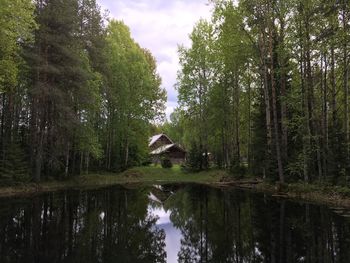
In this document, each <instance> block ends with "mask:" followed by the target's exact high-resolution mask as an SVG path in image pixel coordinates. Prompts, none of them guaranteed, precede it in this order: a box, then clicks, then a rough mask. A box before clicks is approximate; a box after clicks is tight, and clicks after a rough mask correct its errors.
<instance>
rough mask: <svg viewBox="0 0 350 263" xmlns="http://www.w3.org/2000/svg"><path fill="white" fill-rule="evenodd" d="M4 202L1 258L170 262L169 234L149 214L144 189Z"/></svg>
mask: <svg viewBox="0 0 350 263" xmlns="http://www.w3.org/2000/svg"><path fill="white" fill-rule="evenodd" d="M3 201H5V200H3ZM3 204H4V205H2V206H1V211H0V237H1V240H0V242H1V243H0V257H1V260H0V261H1V262H11V263H12V262H36V263H37V262H146V263H148V262H149V263H153V262H166V253H165V250H164V247H165V241H164V240H165V234H164V231H163V230H160V229H158V228H157V227H156V221H157V218H155V217H154V216H151V215H148V214H147V206H148V199H147V192H146V191H143V190H142V189H141V190H133V191H128V190H125V189H119V188H118V189H109V190H100V191H92V192H84V193H77V192H70V193H59V194H49V195H46V196H44V197H36V198H34V199H32V200H31V201H30V202H25V201H23V200H20V201H15V202H12V201H10V200H6V202H3ZM5 204H6V205H5Z"/></svg>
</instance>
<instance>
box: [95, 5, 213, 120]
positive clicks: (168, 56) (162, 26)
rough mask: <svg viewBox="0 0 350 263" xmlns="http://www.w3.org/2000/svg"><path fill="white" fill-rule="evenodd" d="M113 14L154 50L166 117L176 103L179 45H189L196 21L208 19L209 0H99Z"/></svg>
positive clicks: (145, 45)
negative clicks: (164, 100)
mask: <svg viewBox="0 0 350 263" xmlns="http://www.w3.org/2000/svg"><path fill="white" fill-rule="evenodd" d="M98 2H99V4H100V5H101V6H102V9H108V10H109V13H110V17H112V18H115V19H118V20H123V21H124V23H125V24H127V25H128V26H129V27H130V29H131V34H132V37H133V38H134V39H135V40H136V42H138V43H139V44H140V45H141V46H142V47H145V48H148V49H149V50H151V52H152V53H153V55H154V56H155V57H156V59H157V63H158V72H159V74H160V75H161V77H162V80H163V87H164V88H166V90H167V92H168V102H167V116H169V115H170V113H171V112H172V111H173V109H174V108H175V107H176V106H177V92H176V90H175V89H174V84H175V83H176V73H177V71H178V69H179V64H178V55H177V46H178V44H184V45H186V46H189V44H190V41H189V39H188V35H189V33H191V31H192V29H193V26H194V24H195V23H196V22H197V21H198V20H199V19H200V18H205V19H209V17H210V10H211V7H210V6H209V5H208V0H98Z"/></svg>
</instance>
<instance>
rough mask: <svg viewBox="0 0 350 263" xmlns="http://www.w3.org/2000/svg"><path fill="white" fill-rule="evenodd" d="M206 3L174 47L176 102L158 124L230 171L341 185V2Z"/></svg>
mask: <svg viewBox="0 0 350 263" xmlns="http://www.w3.org/2000/svg"><path fill="white" fill-rule="evenodd" d="M212 5H213V15H212V19H211V21H204V20H201V21H199V22H198V23H197V24H196V26H195V27H194V29H193V32H192V34H191V35H190V39H191V41H192V45H191V46H190V47H180V49H179V54H180V64H181V70H180V71H179V74H178V84H177V88H178V91H179V100H180V107H179V109H178V110H177V111H176V112H175V113H174V116H173V117H172V119H173V120H175V122H172V123H170V124H167V125H166V130H169V132H170V133H173V134H175V136H179V137H180V141H181V142H182V143H183V144H185V145H186V146H187V147H190V148H194V147H195V148H196V149H198V150H197V152H198V153H199V156H200V159H201V158H202V159H203V158H204V159H205V158H206V156H208V153H210V154H212V155H213V157H214V158H213V159H214V160H215V163H216V164H217V165H218V166H220V167H224V168H227V169H231V170H232V171H233V172H237V171H242V170H244V169H245V168H246V167H248V169H249V172H250V174H254V175H260V176H262V177H264V178H270V179H273V180H279V181H280V182H282V183H283V182H285V181H290V180H294V181H296V180H303V181H305V182H310V181H315V180H321V181H328V182H332V183H342V184H345V183H346V182H347V178H348V177H347V176H348V174H349V140H350V138H349V137H350V132H349V125H350V124H349V60H350V57H349V39H350V4H349V2H348V1H345V0H344V1H336V0H332V1H323V0H307V1H304V0H302V1H301V0H280V1H273V0H253V1H252V0H249V1H248V0H240V1H239V2H238V3H236V1H229V0H222V1H212ZM181 131H183V133H182V135H179V132H180V133H181ZM200 163H205V161H201V162H200ZM200 166H201V164H200ZM204 168H205V167H204Z"/></svg>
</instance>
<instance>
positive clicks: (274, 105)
mask: <svg viewBox="0 0 350 263" xmlns="http://www.w3.org/2000/svg"><path fill="white" fill-rule="evenodd" d="M269 31H270V32H269V35H270V39H269V52H270V69H271V71H270V75H271V95H272V111H273V126H274V133H275V146H276V159H277V166H278V176H279V181H280V183H281V184H283V183H284V171H283V163H282V156H281V148H280V133H279V127H278V113H277V92H276V83H275V70H274V52H273V32H272V28H271V26H270V28H269Z"/></svg>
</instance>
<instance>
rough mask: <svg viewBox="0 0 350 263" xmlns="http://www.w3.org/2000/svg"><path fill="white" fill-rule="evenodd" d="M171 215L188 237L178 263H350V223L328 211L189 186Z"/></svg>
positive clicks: (172, 204)
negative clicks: (349, 262)
mask: <svg viewBox="0 0 350 263" xmlns="http://www.w3.org/2000/svg"><path fill="white" fill-rule="evenodd" d="M165 207H166V209H168V210H170V211H171V219H172V221H173V223H174V225H175V226H176V227H178V228H179V229H180V230H181V232H182V240H181V249H180V252H179V253H178V261H179V262H184V263H189V262H203V263H204V262H280V263H282V262H288V263H289V262H290V263H292V262H293V263H294V262H310V263H311V262H325V263H328V262H348V260H349V258H350V257H349V256H350V252H349V248H350V239H349V236H350V232H349V226H350V224H349V221H348V220H347V219H346V218H344V217H340V216H337V215H335V214H334V213H332V212H331V211H330V210H329V209H327V208H325V207H319V206H313V205H309V204H299V203H295V202H287V201H284V200H280V201H276V200H275V199H272V198H268V197H266V196H264V195H261V194H249V193H245V192H242V191H237V190H233V191H232V190H227V191H226V190H225V191H221V190H217V189H210V188H208V187H204V186H193V185H192V186H186V187H184V188H182V189H180V190H179V191H178V192H177V193H176V194H175V195H174V196H172V197H171V198H169V199H168V201H167V202H166V204H165Z"/></svg>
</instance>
